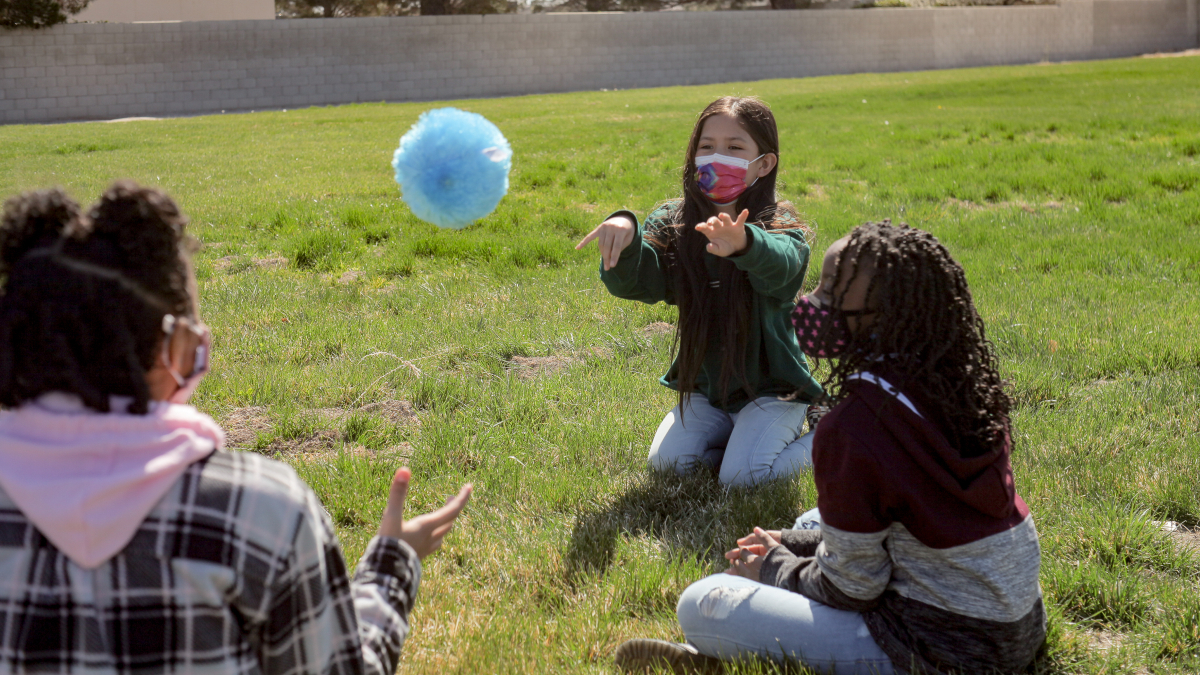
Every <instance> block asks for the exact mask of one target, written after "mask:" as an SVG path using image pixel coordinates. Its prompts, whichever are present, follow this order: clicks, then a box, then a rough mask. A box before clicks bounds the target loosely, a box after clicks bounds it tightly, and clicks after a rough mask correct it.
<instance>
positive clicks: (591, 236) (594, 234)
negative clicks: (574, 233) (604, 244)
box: [575, 225, 604, 251]
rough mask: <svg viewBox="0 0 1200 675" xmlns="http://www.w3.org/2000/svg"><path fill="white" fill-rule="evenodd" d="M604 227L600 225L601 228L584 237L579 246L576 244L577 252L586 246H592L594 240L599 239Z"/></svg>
mask: <svg viewBox="0 0 1200 675" xmlns="http://www.w3.org/2000/svg"><path fill="white" fill-rule="evenodd" d="M602 227H604V226H603V225H600V226H599V227H597V228H596V229H594V230H592V231H591V232H588V233H587V236H586V237H584V238H583V240H581V241H580V242H579V243H578V244H575V250H576V251H578V250H579V249H581V248H583V247H584V246H587V245H588V244H590V243H591V242H592V240H593V239H596V238H597V237H599V236H600V228H602Z"/></svg>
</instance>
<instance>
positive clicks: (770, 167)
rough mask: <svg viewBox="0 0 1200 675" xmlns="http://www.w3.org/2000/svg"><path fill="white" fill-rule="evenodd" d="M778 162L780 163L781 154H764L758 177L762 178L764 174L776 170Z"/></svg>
mask: <svg viewBox="0 0 1200 675" xmlns="http://www.w3.org/2000/svg"><path fill="white" fill-rule="evenodd" d="M778 163H779V156H778V155H776V154H775V153H773V152H768V153H767V154H765V155H763V158H762V165H761V166H759V167H758V177H759V178H762V177H763V176H765V175H767V174H769V173H771V172H772V171H774V170H775V165H776V164H778Z"/></svg>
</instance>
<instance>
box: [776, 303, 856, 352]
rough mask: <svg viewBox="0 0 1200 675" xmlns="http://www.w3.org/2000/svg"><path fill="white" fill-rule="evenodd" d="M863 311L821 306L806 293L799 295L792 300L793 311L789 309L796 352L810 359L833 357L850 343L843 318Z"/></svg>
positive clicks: (848, 330)
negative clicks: (797, 342) (796, 342)
mask: <svg viewBox="0 0 1200 675" xmlns="http://www.w3.org/2000/svg"><path fill="white" fill-rule="evenodd" d="M866 313H867V312H866V310H861V309H860V310H852V311H844V310H840V309H834V308H832V307H822V306H820V305H818V304H816V303H815V302H813V301H812V300H811V299H810V298H809V297H808V296H807V295H806V296H804V297H802V298H800V300H799V301H797V302H796V310H795V311H794V312H792V327H793V328H795V329H796V339H797V340H798V341H799V342H800V351H802V352H804V353H805V354H808V355H809V356H812V357H814V358H821V359H836V358H837V357H839V356H841V355H842V354H843V353H844V352H845V351H846V346H847V345H849V344H850V327H849V326H848V325H847V324H846V317H848V316H860V315H863V314H866Z"/></svg>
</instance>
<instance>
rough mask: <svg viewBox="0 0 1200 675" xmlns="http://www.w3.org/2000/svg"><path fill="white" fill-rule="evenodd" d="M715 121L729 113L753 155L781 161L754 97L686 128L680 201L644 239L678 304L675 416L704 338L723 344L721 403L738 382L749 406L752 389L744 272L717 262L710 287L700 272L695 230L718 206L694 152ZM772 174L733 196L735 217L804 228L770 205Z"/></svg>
mask: <svg viewBox="0 0 1200 675" xmlns="http://www.w3.org/2000/svg"><path fill="white" fill-rule="evenodd" d="M715 115H727V116H729V117H732V118H733V119H735V120H737V122H738V124H739V125H740V126H741V127H742V128H743V129H745V130H746V133H748V134H749V135H750V138H751V140H753V141H754V143H755V145H757V146H758V152H759V153H761V154H766V153H774V154H775V156H776V157H777V158H778V157H779V130H778V129H777V128H776V126H775V115H774V114H772V113H771V109H770V108H768V107H767V104H765V103H763V102H762V101H760V100H759V99H757V98H754V97H745V98H739V97H736V96H725V97H723V98H719V99H717V100H715V101H713V102H712V103H710V104H709V105H708V107H707V108H705V109H704V111H703V112H701V113H700V116H699V117H698V118H697V119H696V126H695V127H694V128H693V129H692V138H691V140H690V141H689V142H688V148H687V157H686V160H685V161H684V165H683V176H682V178H683V181H682V183H683V197H682V198H681V199H678V200H675V201H674V202H673V203H672V205H671V206H672V208H671V217H672V223H671V226H670V227H666V228H662V229H659V230H654V231H648V232H647V233H646V235H645V236H646V239H647V241H649V242H650V243H651V245H653V246H654V247H655V248H657V249H658V250H660V251H662V252H663V253H664V257H665V259H666V260H667V263H668V268H669V269H668V274H670V275H671V280H672V282H673V286H674V288H675V300H676V304H677V305H678V306H679V324H678V326H677V327H676V329H675V340H674V344H673V346H672V351H673V352H674V353H675V354H677V355H678V359H677V360H676V368H677V378H678V379H677V382H676V385H677V386H678V388H679V407H680V409H681V410H682V409H683V408H684V407H685V406H686V403H687V399H688V397H689V396H690V395H691V393H692V390H693V389H695V388H696V378H697V376H698V375H699V374H700V369H701V366H702V365H703V364H704V359H705V357H706V355H707V352H708V345H709V341H710V338H714V337H716V338H719V339H720V344H721V346H722V353H721V374H720V378H719V380H718V382H717V387H718V389H719V390H720V391H721V392H722V394H721V396H722V398H723V399H724V398H726V397H727V396H728V395H729V388H730V385H731V384H733V383H734V382H737V383H740V385H741V388H742V390H743V391H744V392H745V393H746V395H747V396H748V397H749V398H750V399H751V400H753V399H754V396H755V391H754V389H753V388H752V387H751V386H750V385H749V384H747V383H746V372H745V371H746V363H745V356H744V355H745V353H746V346H747V345H746V341H747V339H748V337H747V336H748V335H749V333H750V307H751V305H752V302H753V296H754V291H753V289H752V288H751V287H750V281H749V279H748V278H747V277H746V273H745V272H742V271H741V270H739V269H738V268H737V267H736V266H735V265H734V264H733V263H732V262H730V261H728V260H725V259H724V258H717V267H718V269H719V270H720V274H719V279H718V280H717V284H718V285H717V286H716V287H715V288H714V287H713V286H712V285H710V283H709V279H708V272H707V270H706V269H705V256H706V255H709V254H708V253H707V251H706V250H705V246H706V245H707V244H708V238H707V237H705V236H704V235H703V234H701V233H699V232H696V225H697V224H699V223H702V222H704V221H706V220H708V219H709V218H711V217H712V216H715V215H717V207H716V206H715V205H714V204H713V203H712V201H711V200H710V199H709V198H708V197H706V196H705V195H704V192H703V191H702V190H701V189H700V186H699V184H698V183H697V182H696V150H697V148H699V146H700V135H701V133H702V132H703V130H704V123H705V122H707V121H708V119H709V118H710V117H713V116H715ZM778 173H779V162H778V161H776V163H775V167H774V168H772V169H771V172H770V173H768V174H767V175H765V176H763V177H761V178H759V179H758V181H757V182H755V183H754V185H752V186H750V187H749V188H746V191H745V192H743V193H742V194H741V196H740V197H738V200H737V203H736V204H735V205H734V212H735V213H741V211H742V209H747V210H749V211H750V218H749V220H750V221H752V222H756V223H758V224H759V225H760V226H762V227H763V228H765V229H768V230H776V229H791V228H795V227H803V225H802V223H801V222H800V219H799V217H798V216H797V214H796V211H795V209H794V208H792V206H791V204H789V203H787V202H777V201H776V196H775V179H776V176H777V175H778ZM714 403H719V402H717V401H714Z"/></svg>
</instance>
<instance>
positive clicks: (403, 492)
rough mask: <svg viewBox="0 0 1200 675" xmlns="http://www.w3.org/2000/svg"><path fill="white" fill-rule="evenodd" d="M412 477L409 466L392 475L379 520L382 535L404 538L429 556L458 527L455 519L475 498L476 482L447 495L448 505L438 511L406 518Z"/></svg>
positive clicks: (418, 550)
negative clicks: (405, 509)
mask: <svg viewBox="0 0 1200 675" xmlns="http://www.w3.org/2000/svg"><path fill="white" fill-rule="evenodd" d="M410 480H412V471H410V470H409V468H408V467H407V466H406V467H403V468H401V469H400V470H398V471H396V475H394V476H392V489H391V492H390V493H389V494H388V502H387V506H386V507H385V508H384V509H383V519H382V520H380V522H379V536H381V537H395V538H396V539H400V540H402V541H404V542H405V543H406V544H408V545H409V546H411V547H413V550H414V551H416V552H417V557H418V558H421V559H422V560H424V559H425V556H427V555H429V554H430V553H433V552H434V551H436V550H438V549H439V548H441V546H442V539H443V538H445V536H446V533H448V532H449V531H450V528H452V527H454V519H455V518H457V517H458V514H460V513H462V510H463V507H465V506H466V505H467V502H468V501H469V500H470V499H471V487H472V486H471V484H470V483H468V484H466V485H464V486H463V487H462V489H461V490H459V491H458V494H457V495H454V496H453V497H451V498H450V499H447V500H446V505H445V506H443V507H442V508H440V509H438V510H437V511H434V512H432V513H426V514H425V515H423V516H417V517H416V518H413V519H412V520H405V519H404V498H405V496H407V495H408V483H409V481H410Z"/></svg>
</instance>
